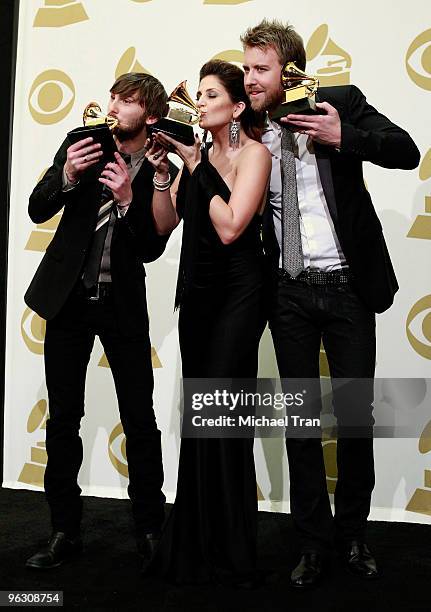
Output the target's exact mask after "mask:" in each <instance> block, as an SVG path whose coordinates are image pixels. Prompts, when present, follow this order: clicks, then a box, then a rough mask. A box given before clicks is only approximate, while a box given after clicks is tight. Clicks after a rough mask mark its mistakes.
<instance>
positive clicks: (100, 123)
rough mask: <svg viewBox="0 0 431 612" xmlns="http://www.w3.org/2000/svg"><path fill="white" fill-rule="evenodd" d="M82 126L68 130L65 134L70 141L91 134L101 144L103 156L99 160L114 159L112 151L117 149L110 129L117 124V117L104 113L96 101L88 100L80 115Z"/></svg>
mask: <svg viewBox="0 0 431 612" xmlns="http://www.w3.org/2000/svg"><path fill="white" fill-rule="evenodd" d="M82 122H83V124H84V126H83V127H78V128H75V129H74V130H72V131H71V132H68V134H67V136H68V138H69V140H70V142H71V143H75V142H78V141H79V140H83V139H84V138H88V137H89V136H91V137H92V138H93V142H94V143H96V142H99V143H100V144H101V145H102V151H103V156H102V157H101V158H100V159H99V161H103V162H105V163H106V162H107V161H113V160H115V156H114V153H115V151H117V147H116V145H115V142H114V139H113V137H112V131H113V130H114V129H115V128H116V127H117V125H118V119H115V117H111V116H109V115H105V114H104V113H102V109H101V108H100V105H99V104H98V103H97V102H90V103H89V104H87V106H86V107H85V108H84V112H83V115H82Z"/></svg>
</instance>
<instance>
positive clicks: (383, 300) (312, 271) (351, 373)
mask: <svg viewBox="0 0 431 612" xmlns="http://www.w3.org/2000/svg"><path fill="white" fill-rule="evenodd" d="M241 40H242V43H243V45H244V51H245V58H244V70H245V85H246V89H247V92H248V94H249V97H250V101H251V105H252V107H253V109H254V110H256V111H268V121H267V124H266V128H265V130H264V134H263V138H262V140H263V142H264V143H265V144H266V145H267V146H268V148H269V150H270V151H271V153H272V156H273V158H272V159H273V167H272V173H271V184H270V193H269V204H268V206H267V209H266V212H265V218H264V244H265V250H266V253H267V256H268V261H269V263H270V268H271V275H270V276H271V279H272V288H271V307H270V315H269V324H270V329H271V333H272V337H273V341H274V347H275V351H276V356H277V363H278V368H279V372H280V377H281V378H282V379H297V378H308V379H313V380H314V385H316V383H317V382H318V377H319V350H320V343H321V341H323V344H324V347H325V350H326V354H327V358H328V362H329V367H330V372H331V377H332V380H333V386H334V383H336V380H335V379H343V378H344V379H345V378H349V379H354V380H356V381H357V383H356V384H357V386H358V387H359V389H360V390H361V393H359V394H356V393H347V394H345V393H344V392H343V389H342V385H341V391H337V392H335V390H334V410H335V415H336V416H337V419H338V445H337V465H338V482H337V488H336V492H335V517H334V519H333V518H332V513H331V508H330V503H329V498H328V494H327V490H326V478H325V468H324V462H323V453H322V446H321V441H320V439H319V437H305V434H304V438H296V437H288V436H287V437H286V447H287V454H288V459H289V470H290V499H291V512H292V517H293V520H294V524H295V528H296V532H297V533H298V535H299V540H300V547H301V556H300V561H299V564H298V566H297V567H296V568H295V569H294V570H293V572H292V574H291V582H292V584H293V585H294V586H297V587H307V586H312V585H314V584H315V583H316V582H317V580H318V579H319V578H320V574H321V557H322V554H323V552H324V551H325V549H326V548H327V547H328V545H329V544H330V542H331V540H332V536H333V531H334V528H335V542H336V545H337V548H338V550H339V552H340V553H341V554H342V557H343V559H344V560H345V561H346V562H347V564H348V567H349V568H350V570H351V571H353V572H355V573H357V574H359V575H360V576H362V577H364V578H376V577H377V576H378V569H377V565H376V562H375V559H374V557H373V555H372V554H371V552H370V550H369V548H368V546H367V544H366V523H367V517H368V514H369V510H370V500H371V493H372V490H373V487H374V461H373V440H372V432H373V423H374V420H373V417H372V401H373V397H372V379H373V377H374V371H375V351H376V349H375V344H376V342H375V313H376V312H383V311H385V310H386V309H387V308H389V306H390V305H391V304H392V302H393V297H394V294H395V292H396V291H397V289H398V285H397V281H396V277H395V274H394V271H393V268H392V264H391V261H390V258H389V254H388V250H387V248H386V244H385V240H384V238H383V233H382V227H381V224H380V221H379V219H378V217H377V214H376V212H375V210H374V207H373V204H372V202H371V197H370V194H369V193H368V191H367V189H366V187H365V184H364V179H363V174H362V163H363V162H364V161H369V162H372V163H374V164H377V165H380V166H383V167H385V168H403V169H412V168H415V167H416V166H417V165H418V163H419V158H420V155H419V151H418V149H417V147H416V146H415V144H414V142H413V141H412V139H411V138H410V136H409V135H408V134H407V132H405V131H404V130H402V129H401V128H399V127H398V126H396V125H394V124H393V123H391V122H390V121H389V119H387V118H386V117H385V116H383V115H382V114H380V113H379V112H378V111H377V110H376V109H375V108H373V107H372V106H370V105H369V104H368V103H367V101H366V99H365V97H364V95H363V94H362V93H361V92H360V91H359V89H358V88H357V87H355V86H342V87H329V88H328V87H324V88H320V89H318V92H317V95H316V100H317V101H318V102H317V108H318V110H319V112H320V113H321V114H311V115H308V114H302V115H299V114H296V115H294V114H289V115H287V117H285V118H283V119H281V121H279V122H278V123H277V122H275V121H273V120H271V115H272V113H274V111H275V110H276V109H277V107H279V105H280V104H281V102H282V100H283V89H282V85H281V70H282V68H283V66H284V65H285V63H286V62H288V61H292V62H295V64H296V66H297V68H299V69H300V70H304V69H305V64H306V56H305V50H304V45H303V42H302V39H301V37H300V36H299V35H298V34H297V33H296V32H295V30H294V29H293V28H292V27H291V26H289V25H284V24H282V23H281V22H278V21H271V22H270V21H267V20H264V21H263V22H262V23H260V24H259V25H257V26H256V27H253V28H250V29H248V30H247V31H246V32H245V34H244V35H243V36H242V37H241ZM361 381H362V383H364V382H365V384H361ZM366 381H368V383H367V382H366ZM355 389H356V387H355ZM346 395H347V397H346ZM346 400H347V402H346ZM318 404H319V406H320V402H318ZM346 411H347V412H348V414H347V415H346ZM352 416H353V417H354V422H352Z"/></svg>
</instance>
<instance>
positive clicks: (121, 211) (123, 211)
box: [117, 204, 130, 219]
mask: <svg viewBox="0 0 431 612" xmlns="http://www.w3.org/2000/svg"><path fill="white" fill-rule="evenodd" d="M129 206H130V204H127V206H118V204H117V213H118V219H120V218H121V217H124V216H125V215H126V213H127V211H128V210H129Z"/></svg>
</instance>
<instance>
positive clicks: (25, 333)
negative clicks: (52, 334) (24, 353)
mask: <svg viewBox="0 0 431 612" xmlns="http://www.w3.org/2000/svg"><path fill="white" fill-rule="evenodd" d="M45 331H46V321H45V319H41V317H39V315H38V314H36V313H35V312H33V310H31V309H30V308H26V309H25V310H24V313H23V315H22V317H21V335H22V339H23V340H24V342H25V345H26V346H27V348H28V349H29V350H30V351H31V352H32V353H35V354H36V355H43V342H44V339H45Z"/></svg>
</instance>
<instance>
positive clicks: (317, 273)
mask: <svg viewBox="0 0 431 612" xmlns="http://www.w3.org/2000/svg"><path fill="white" fill-rule="evenodd" d="M278 274H279V276H281V277H282V278H285V279H287V280H292V281H301V282H303V283H307V284H308V285H344V284H346V283H349V282H350V281H351V280H352V278H353V275H352V273H351V272H350V271H349V270H332V271H331V272H324V271H323V270H319V269H318V268H309V269H308V270H304V271H303V272H301V273H300V274H299V275H298V276H297V277H296V278H292V277H291V276H290V275H289V274H288V273H287V272H286V271H285V270H283V269H282V268H279V270H278Z"/></svg>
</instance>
